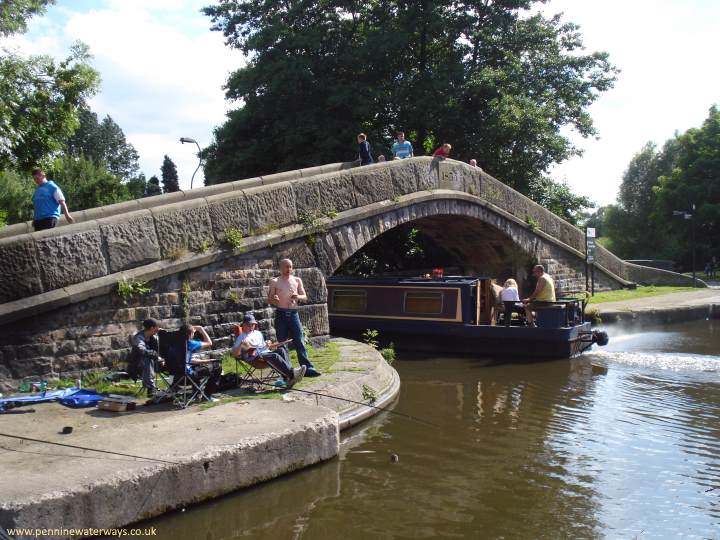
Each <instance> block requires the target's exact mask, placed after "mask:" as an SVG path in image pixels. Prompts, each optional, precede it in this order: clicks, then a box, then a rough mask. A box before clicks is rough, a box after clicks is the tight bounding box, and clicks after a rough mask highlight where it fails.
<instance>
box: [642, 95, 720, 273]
mask: <svg viewBox="0 0 720 540" xmlns="http://www.w3.org/2000/svg"><path fill="white" fill-rule="evenodd" d="M675 144H676V146H675V147H674V152H675V162H674V167H673V168H672V169H671V171H670V172H668V173H666V174H663V175H662V176H661V177H660V178H659V180H658V185H657V186H656V187H655V189H654V191H655V194H656V197H657V201H656V205H655V211H654V213H653V221H654V223H655V224H656V228H657V227H658V226H659V225H662V226H663V227H664V228H665V230H666V231H668V232H669V233H671V236H675V237H676V238H677V239H678V244H677V247H678V249H677V256H678V259H679V260H680V261H682V262H683V263H684V266H685V267H689V266H690V262H691V260H692V252H691V238H690V235H691V227H690V226H689V222H685V220H680V219H678V218H677V217H673V211H684V212H686V211H690V212H691V213H692V214H693V216H694V217H693V219H694V221H695V229H696V238H697V247H698V254H699V259H698V260H699V261H702V260H704V259H708V258H710V257H711V256H713V255H715V256H717V255H718V254H720V111H718V109H717V107H716V106H712V107H711V108H710V111H709V114H708V117H707V119H706V120H705V121H704V122H703V124H702V126H701V127H699V128H692V129H689V130H688V131H686V132H685V133H684V134H683V135H681V136H679V137H677V138H676V143H675ZM693 208H694V210H693Z"/></svg>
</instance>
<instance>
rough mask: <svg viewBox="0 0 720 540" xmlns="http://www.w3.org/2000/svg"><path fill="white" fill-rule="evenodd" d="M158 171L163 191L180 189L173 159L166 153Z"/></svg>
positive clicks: (168, 191)
mask: <svg viewBox="0 0 720 540" xmlns="http://www.w3.org/2000/svg"><path fill="white" fill-rule="evenodd" d="M160 173H161V176H162V184H163V191H164V192H165V193H172V192H173V191H180V183H179V181H178V173H177V167H175V163H173V160H172V159H170V158H169V157H168V155H167V154H165V157H164V158H163V164H162V167H161V168H160Z"/></svg>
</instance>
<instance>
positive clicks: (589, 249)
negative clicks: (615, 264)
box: [585, 230, 595, 263]
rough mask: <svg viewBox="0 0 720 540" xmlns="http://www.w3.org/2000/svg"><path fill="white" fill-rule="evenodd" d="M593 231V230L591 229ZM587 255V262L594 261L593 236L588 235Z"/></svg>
mask: <svg viewBox="0 0 720 540" xmlns="http://www.w3.org/2000/svg"><path fill="white" fill-rule="evenodd" d="M593 232H594V230H593ZM585 252H586V253H587V256H586V257H585V258H586V260H587V262H589V263H591V262H595V238H593V237H590V236H588V238H587V240H586V251H585Z"/></svg>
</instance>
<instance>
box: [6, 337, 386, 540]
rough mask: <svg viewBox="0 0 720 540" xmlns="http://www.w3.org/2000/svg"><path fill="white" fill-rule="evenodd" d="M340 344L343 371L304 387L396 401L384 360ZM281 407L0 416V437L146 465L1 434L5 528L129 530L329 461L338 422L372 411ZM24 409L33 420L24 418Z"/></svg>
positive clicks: (312, 400)
mask: <svg viewBox="0 0 720 540" xmlns="http://www.w3.org/2000/svg"><path fill="white" fill-rule="evenodd" d="M333 341H334V342H335V343H336V344H337V345H338V347H339V349H340V355H341V357H340V361H338V362H336V363H335V364H334V365H333V366H332V368H331V369H330V370H329V371H327V372H326V373H325V374H324V375H323V376H322V377H320V378H317V379H305V380H303V381H302V382H301V383H300V385H298V388H299V389H303V390H308V391H314V392H320V393H322V394H326V395H327V394H330V395H335V396H341V397H345V398H348V399H351V400H353V401H356V402H367V399H366V398H364V396H363V389H364V388H366V387H371V388H373V389H374V390H375V392H376V393H377V395H378V402H377V404H378V405H381V404H385V403H384V400H385V399H391V398H394V396H395V394H396V393H397V391H398V388H399V386H398V378H397V373H396V372H395V370H393V369H392V368H391V367H390V366H388V364H387V363H386V362H385V361H384V360H383V359H382V357H381V356H380V354H379V353H378V352H377V351H375V350H374V349H371V348H370V347H368V346H366V345H363V344H360V343H357V342H354V341H351V340H346V339H341V338H336V339H334V340H333ZM251 397H253V396H251ZM276 397H277V398H279V399H244V398H243V397H242V396H239V399H240V400H239V401H232V402H229V403H226V404H220V405H218V406H215V407H211V408H205V407H201V406H197V405H193V406H191V407H189V408H187V409H185V410H174V409H172V407H171V406H165V405H157V406H151V407H138V408H137V409H136V410H135V411H132V412H127V413H112V412H106V411H100V410H98V409H96V408H92V409H68V408H65V407H63V406H62V405H60V404H57V403H46V404H39V405H34V406H28V407H25V408H18V409H14V410H13V411H11V413H8V414H0V434H2V433H5V434H14V435H21V436H24V437H29V438H33V439H41V440H46V441H53V442H58V443H67V444H71V445H74V446H79V447H85V448H93V449H104V450H109V451H113V452H119V453H123V454H131V455H134V456H143V457H147V458H150V459H134V458H129V457H124V456H118V455H108V454H100V453H97V452H91V451H87V450H81V449H78V448H67V447H59V446H50V445H47V444H40V443H37V442H28V441H24V442H23V441H20V440H17V439H13V438H9V437H4V436H1V435H0V471H2V474H0V494H2V496H1V497H0V499H1V500H0V527H5V528H8V527H14V526H20V527H23V526H24V527H40V528H55V527H68V528H72V527H119V526H123V525H126V524H129V523H133V522H136V521H138V520H139V519H142V518H147V517H150V516H155V515H158V514H161V513H163V512H164V511H167V510H170V509H172V508H178V507H182V506H185V505H187V504H192V503H195V502H199V501H202V500H204V499H208V498H212V497H216V496H218V495H222V494H224V493H228V492H231V491H233V490H236V489H238V488H240V487H245V486H249V485H252V484H255V483H257V482H261V481H263V480H267V479H270V478H274V477H277V476H280V475H282V474H285V473H287V472H290V471H292V470H295V469H299V468H302V467H307V466H309V465H312V464H314V463H317V462H320V461H324V460H327V459H331V458H332V457H334V456H336V455H337V453H338V450H339V429H342V427H343V422H345V423H348V420H343V419H344V418H347V417H350V418H351V419H352V418H356V419H357V417H358V415H362V414H365V413H366V412H371V413H372V412H377V411H374V410H372V409H369V408H368V407H366V406H358V405H353V404H351V403H348V402H347V401H342V400H337V399H330V398H319V397H316V396H313V395H308V394H303V393H302V392H294V391H290V392H286V393H281V392H278V393H277V394H276ZM381 402H383V403H381ZM29 409H35V412H23V411H24V410H25V411H28V410H29ZM15 411H16V412H15ZM350 421H352V420H350ZM64 426H72V427H73V431H72V433H71V434H69V435H62V434H60V431H61V430H62V428H63V427H64ZM153 459H154V460H162V461H161V462H158V461H152V460H153ZM167 462H171V463H167ZM48 537H49V538H64V537H67V533H66V534H62V533H61V534H50V535H49V536H48Z"/></svg>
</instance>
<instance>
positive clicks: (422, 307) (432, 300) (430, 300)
mask: <svg viewBox="0 0 720 540" xmlns="http://www.w3.org/2000/svg"><path fill="white" fill-rule="evenodd" d="M442 310H443V293H442V292H439V291H438V292H434V291H427V292H426V291H422V292H420V291H418V292H413V291H407V292H406V293H405V313H415V314H422V315H439V314H441V313H442Z"/></svg>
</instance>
